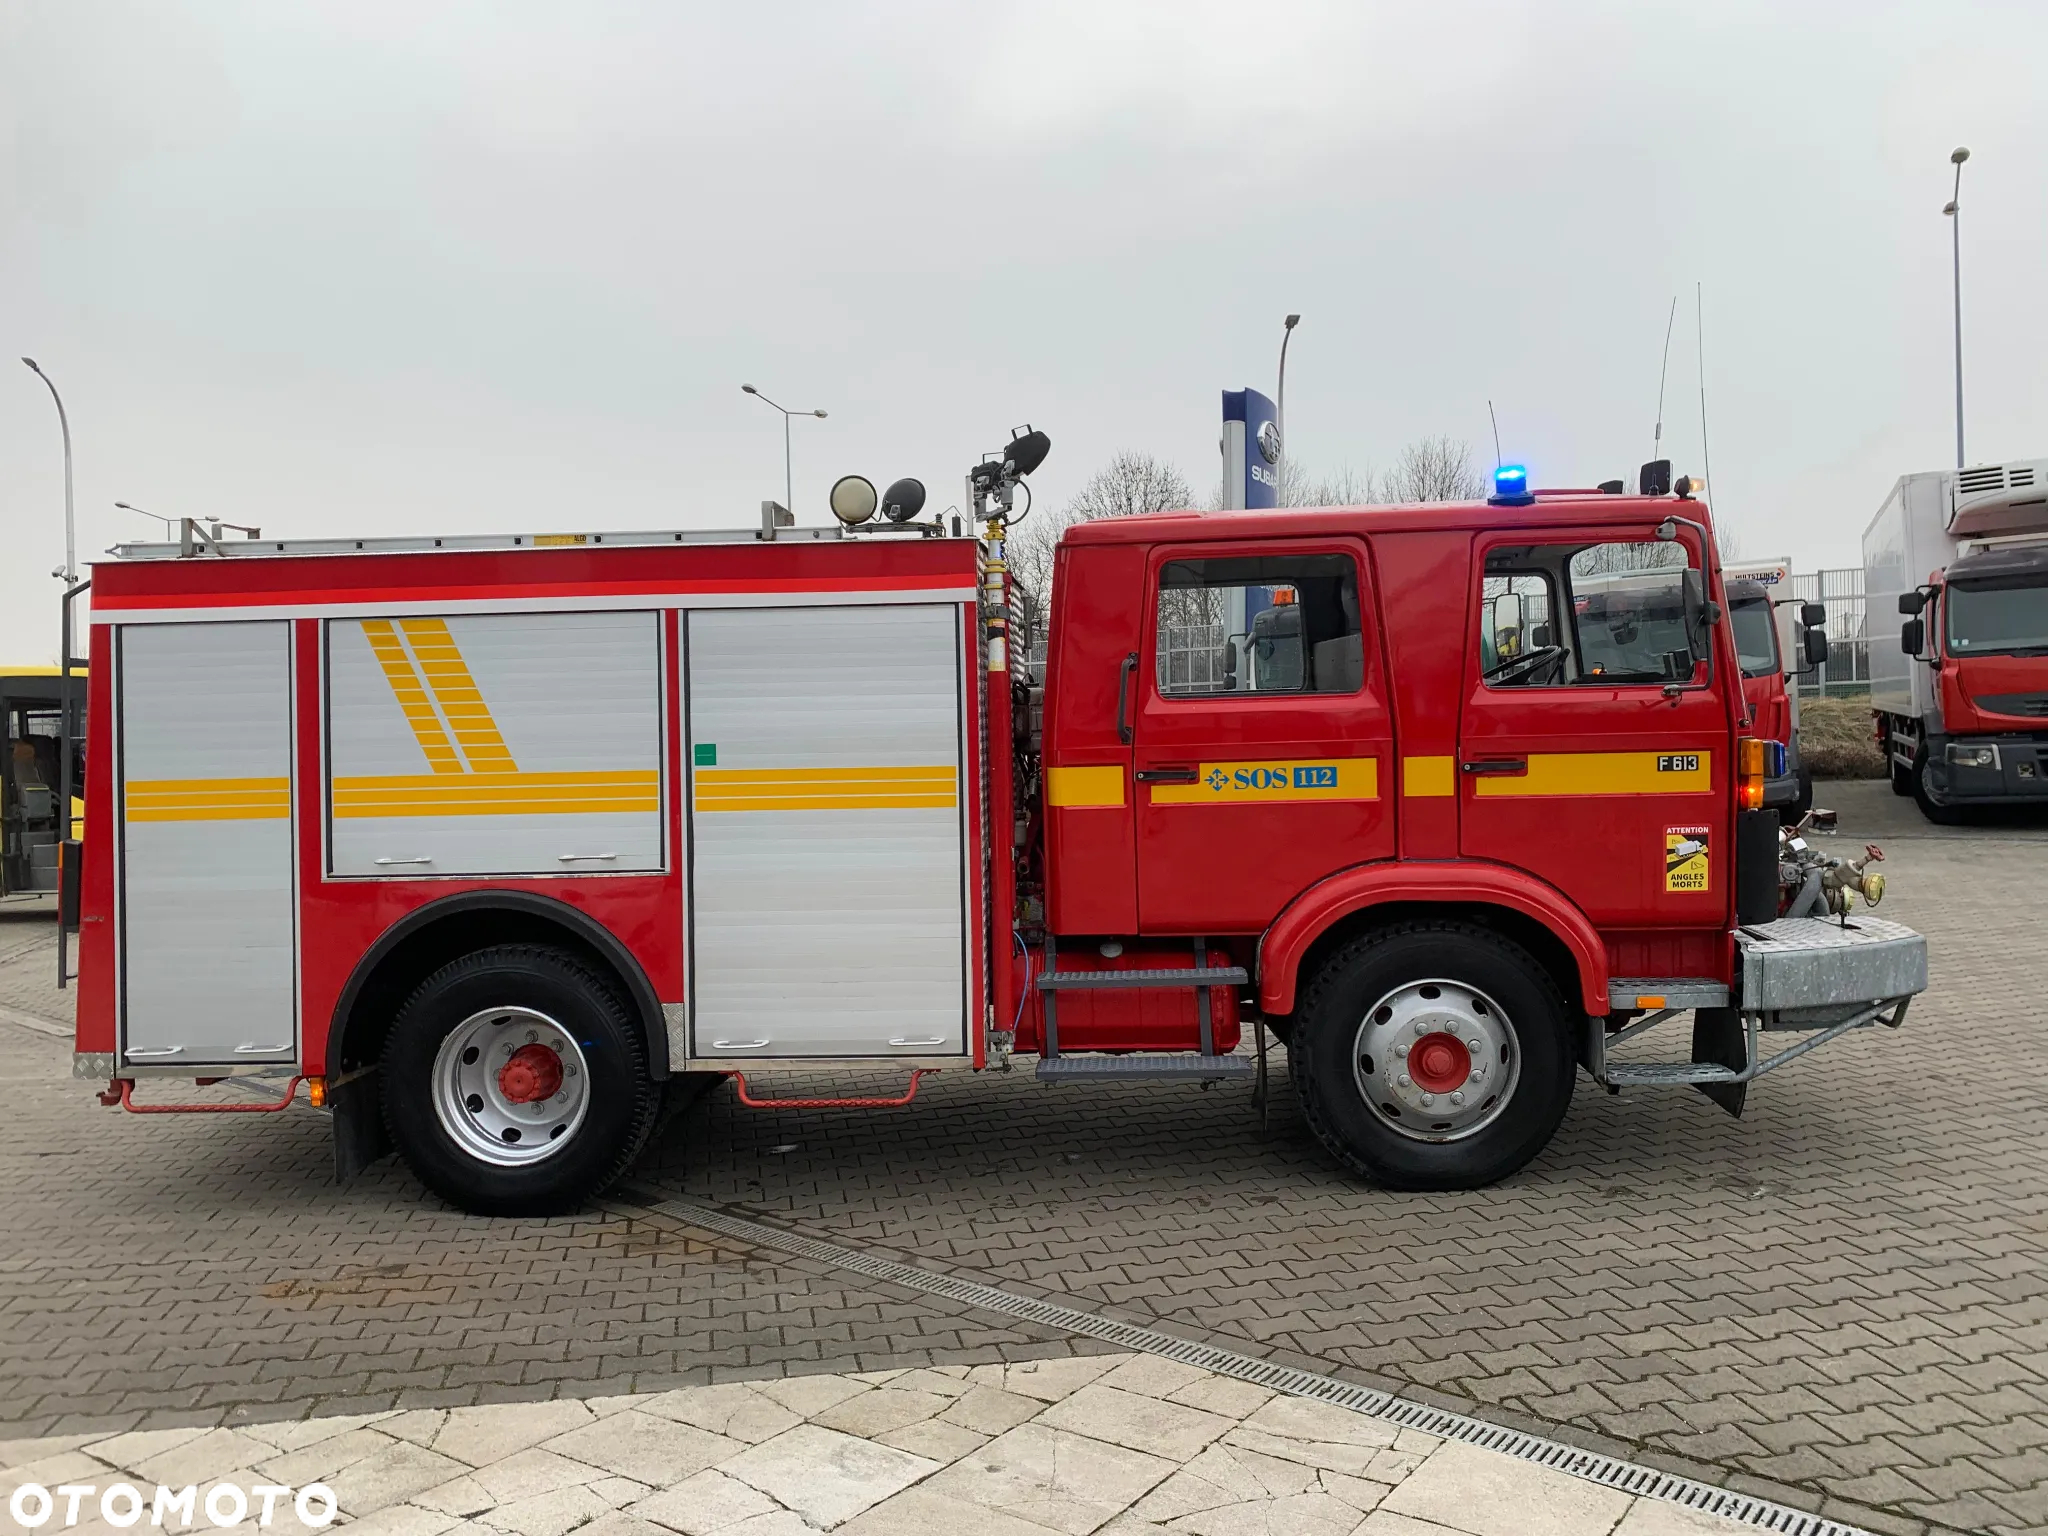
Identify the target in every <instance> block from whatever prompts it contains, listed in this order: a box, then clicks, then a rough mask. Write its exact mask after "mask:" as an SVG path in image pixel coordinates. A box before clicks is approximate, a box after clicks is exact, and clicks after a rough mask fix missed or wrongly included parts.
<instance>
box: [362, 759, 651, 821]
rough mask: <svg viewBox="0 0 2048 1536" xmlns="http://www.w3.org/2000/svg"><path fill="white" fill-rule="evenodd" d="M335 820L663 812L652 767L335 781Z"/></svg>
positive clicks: (383, 777) (415, 775) (416, 775)
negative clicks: (377, 817) (599, 770)
mask: <svg viewBox="0 0 2048 1536" xmlns="http://www.w3.org/2000/svg"><path fill="white" fill-rule="evenodd" d="M333 798H334V816H335V819H336V820H337V821H339V820H344V819H360V818H367V817H375V816H581V815H590V814H593V813H596V812H600V811H656V810H659V809H660V808H661V774H660V772H659V771H658V770H656V769H653V768H647V769H623V770H619V771H616V772H610V773H473V774H471V773H466V774H459V775H458V774H438V773H416V774H394V775H384V776H374V777H362V778H338V779H336V780H335V781H334V791H333Z"/></svg>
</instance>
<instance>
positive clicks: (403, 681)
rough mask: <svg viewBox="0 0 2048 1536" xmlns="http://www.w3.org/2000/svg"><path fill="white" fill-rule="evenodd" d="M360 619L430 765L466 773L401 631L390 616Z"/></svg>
mask: <svg viewBox="0 0 2048 1536" xmlns="http://www.w3.org/2000/svg"><path fill="white" fill-rule="evenodd" d="M360 622H361V624H362V626H363V638H364V639H365V640H368V641H369V642H370V650H371V652H372V654H374V655H375V656H376V658H377V665H378V666H380V667H382V668H383V669H384V680H385V681H386V682H388V683H389V684H390V685H391V692H392V694H393V696H394V697H396V698H397V700H398V707H399V708H400V709H401V710H403V711H404V712H405V723H406V724H407V725H410V726H411V727H412V734H413V737H414V739H415V740H417V741H418V742H419V744H420V750H421V751H422V752H424V753H426V755H427V766H428V767H429V768H431V769H433V770H434V772H436V773H460V772H462V759H461V758H459V757H457V756H456V755H455V747H454V744H453V743H451V742H450V741H449V740H448V733H447V732H446V731H445V730H443V729H442V728H441V718H440V716H438V715H436V714H435V713H434V705H433V701H432V700H430V699H429V698H428V697H427V690H426V688H425V687H424V686H423V685H422V684H421V682H420V678H419V674H418V673H417V672H415V671H414V670H413V666H412V658H411V657H409V656H407V655H406V654H405V646H404V645H403V644H402V643H401V642H400V641H399V638H398V631H397V630H396V629H395V628H393V627H392V623H391V621H390V620H389V619H363V620H361V621H360Z"/></svg>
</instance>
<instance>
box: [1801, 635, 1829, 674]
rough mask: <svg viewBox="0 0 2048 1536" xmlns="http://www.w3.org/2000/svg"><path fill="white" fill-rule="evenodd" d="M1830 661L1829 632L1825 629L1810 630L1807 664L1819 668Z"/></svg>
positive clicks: (1807, 641)
mask: <svg viewBox="0 0 2048 1536" xmlns="http://www.w3.org/2000/svg"><path fill="white" fill-rule="evenodd" d="M1827 659H1828V632H1827V631H1826V630H1824V629H1813V628H1809V629H1808V630H1807V631H1806V664H1807V665H1808V666H1809V667H1817V666H1819V665H1820V664H1821V663H1822V662H1824V661H1826V660H1827Z"/></svg>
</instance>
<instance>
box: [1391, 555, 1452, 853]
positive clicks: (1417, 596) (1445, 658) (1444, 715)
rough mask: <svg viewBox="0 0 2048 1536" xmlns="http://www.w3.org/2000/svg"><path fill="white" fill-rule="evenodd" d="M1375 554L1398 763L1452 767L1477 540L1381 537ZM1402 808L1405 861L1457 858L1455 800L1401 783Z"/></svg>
mask: <svg viewBox="0 0 2048 1536" xmlns="http://www.w3.org/2000/svg"><path fill="white" fill-rule="evenodd" d="M1372 554H1373V564H1374V566H1375V568H1376V573H1377V575H1378V578H1379V596H1380V605H1381V612H1382V613H1384V614H1385V616H1386V622H1385V627H1384V632H1385V637H1386V649H1387V677H1388V687H1389V691H1390V692H1391V694H1392V696H1393V701H1394V734H1395V737H1396V739H1397V740H1398V742H1399V746H1400V755H1401V756H1402V757H1403V758H1410V757H1431V758H1445V757H1448V758H1453V759H1455V758H1456V756H1457V752H1458V700H1459V697H1460V692H1461V686H1460V685H1461V683H1462V681H1463V678H1464V665H1465V633H1466V622H1465V593H1466V588H1467V585H1468V584H1469V581H1470V571H1471V564H1472V540H1471V538H1470V536H1469V535H1467V534H1464V533H1461V532H1428V533H1383V534H1376V535H1374V537H1373V541H1372ZM1400 807H1401V818H1400V820H1401V857H1402V858H1404V859H1451V858H1456V857H1457V856H1458V797H1457V796H1456V795H1455V794H1451V795H1411V794H1408V793H1407V792H1406V783H1405V780H1404V781H1403V784H1402V787H1401V799H1400Z"/></svg>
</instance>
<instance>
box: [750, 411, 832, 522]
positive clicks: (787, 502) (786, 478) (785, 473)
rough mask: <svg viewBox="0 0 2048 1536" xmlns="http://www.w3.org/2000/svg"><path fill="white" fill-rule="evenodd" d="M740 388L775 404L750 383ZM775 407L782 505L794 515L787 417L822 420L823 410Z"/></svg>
mask: <svg viewBox="0 0 2048 1536" xmlns="http://www.w3.org/2000/svg"><path fill="white" fill-rule="evenodd" d="M740 389H741V391H742V392H743V393H745V394H749V395H752V396H753V397H754V398H755V399H756V400H759V401H761V402H762V403H763V404H765V405H775V402H774V401H773V400H770V399H769V398H768V397H767V396H766V395H764V394H762V393H761V391H759V390H758V389H756V388H754V386H753V385H751V384H742V385H741V386H740ZM775 409H776V410H778V411H780V412H782V505H783V507H784V508H785V509H786V510H787V511H788V512H790V513H791V514H792V515H794V513H795V512H796V507H795V505H794V503H795V501H796V496H795V494H794V493H793V492H792V491H791V489H790V474H789V418H790V417H792V416H815V417H817V418H818V419H819V420H820V421H822V420H824V418H825V413H824V412H823V411H792V410H790V409H789V408H788V407H787V406H782V405H775Z"/></svg>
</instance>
